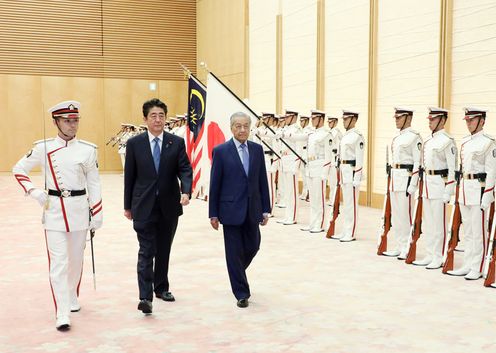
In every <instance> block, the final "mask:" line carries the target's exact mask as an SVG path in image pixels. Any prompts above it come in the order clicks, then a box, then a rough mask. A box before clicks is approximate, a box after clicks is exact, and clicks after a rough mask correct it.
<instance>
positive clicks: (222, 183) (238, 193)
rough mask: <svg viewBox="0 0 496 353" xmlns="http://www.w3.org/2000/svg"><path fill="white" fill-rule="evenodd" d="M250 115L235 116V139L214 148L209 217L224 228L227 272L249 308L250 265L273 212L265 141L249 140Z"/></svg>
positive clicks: (242, 303)
mask: <svg viewBox="0 0 496 353" xmlns="http://www.w3.org/2000/svg"><path fill="white" fill-rule="evenodd" d="M250 122H251V120H250V117H249V116H248V115H246V114H245V113H242V112H238V113H234V114H233V115H232V116H231V131H232V133H233V138H232V139H230V140H229V141H227V142H225V143H223V144H220V145H218V146H216V147H215V148H214V150H213V160H212V170H211V175H210V196H209V217H210V224H211V225H212V227H213V228H214V229H215V230H217V229H218V228H219V223H222V225H223V229H224V246H225V251H226V261H227V270H228V272H229V280H230V282H231V288H232V291H233V293H234V296H235V297H236V299H237V300H238V303H237V305H238V307H240V308H246V307H247V306H248V298H249V297H250V286H249V285H248V280H247V278H246V269H247V268H248V266H249V265H250V263H251V261H252V260H253V258H254V257H255V255H256V253H257V252H258V249H259V248H260V229H259V227H258V225H259V224H261V225H266V224H267V222H268V219H269V218H268V217H269V214H270V211H271V209H270V198H269V185H268V183H267V172H266V170H265V161H264V152H263V148H262V146H261V145H259V144H257V143H254V142H251V141H248V137H249V135H250V125H251V124H250Z"/></svg>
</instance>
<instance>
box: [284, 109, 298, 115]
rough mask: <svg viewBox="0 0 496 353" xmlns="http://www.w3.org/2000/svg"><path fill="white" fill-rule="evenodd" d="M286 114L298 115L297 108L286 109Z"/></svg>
mask: <svg viewBox="0 0 496 353" xmlns="http://www.w3.org/2000/svg"><path fill="white" fill-rule="evenodd" d="M286 115H298V112H297V111H296V110H290V109H286Z"/></svg>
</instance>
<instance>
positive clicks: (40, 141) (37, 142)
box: [33, 137, 55, 145]
mask: <svg viewBox="0 0 496 353" xmlns="http://www.w3.org/2000/svg"><path fill="white" fill-rule="evenodd" d="M53 140H55V138H54V137H52V138H49V139H46V140H38V141H35V142H33V145H37V144H39V143H42V142H44V141H46V142H48V141H53Z"/></svg>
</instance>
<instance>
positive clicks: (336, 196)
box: [326, 158, 341, 239]
mask: <svg viewBox="0 0 496 353" xmlns="http://www.w3.org/2000/svg"><path fill="white" fill-rule="evenodd" d="M336 174H337V176H336V187H335V188H334V190H333V193H332V196H331V200H332V202H333V203H332V207H331V221H330V223H329V229H327V234H326V238H328V239H337V238H334V232H335V228H336V220H337V219H338V215H339V202H340V199H341V177H340V174H341V173H340V172H339V158H338V159H337V165H336Z"/></svg>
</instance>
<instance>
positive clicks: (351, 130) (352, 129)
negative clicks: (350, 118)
mask: <svg viewBox="0 0 496 353" xmlns="http://www.w3.org/2000/svg"><path fill="white" fill-rule="evenodd" d="M355 130H356V127H354V128H351V129H349V130H346V133H347V134H349V133H350V132H354V131H355Z"/></svg>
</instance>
